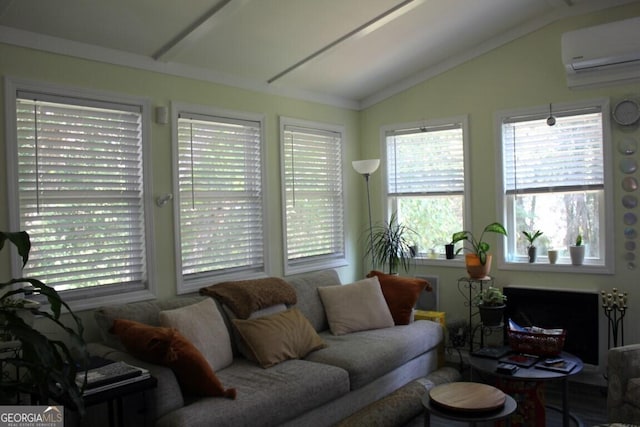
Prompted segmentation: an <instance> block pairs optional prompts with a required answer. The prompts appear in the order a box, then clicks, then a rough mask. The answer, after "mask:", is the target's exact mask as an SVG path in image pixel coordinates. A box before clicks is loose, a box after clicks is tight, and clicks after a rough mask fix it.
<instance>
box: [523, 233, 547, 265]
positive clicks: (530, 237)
mask: <svg viewBox="0 0 640 427" xmlns="http://www.w3.org/2000/svg"><path fill="white" fill-rule="evenodd" d="M522 234H523V235H524V237H525V239H527V241H528V242H529V246H527V255H528V256H529V262H536V256H537V250H536V247H535V245H534V244H533V242H535V240H536V239H537V238H538V237H540V236H542V234H543V233H542V231H540V230H536V231H535V232H533V233H529V232H528V231H523V232H522Z"/></svg>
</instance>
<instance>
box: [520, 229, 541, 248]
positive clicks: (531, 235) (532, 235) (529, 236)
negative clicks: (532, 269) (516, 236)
mask: <svg viewBox="0 0 640 427" xmlns="http://www.w3.org/2000/svg"><path fill="white" fill-rule="evenodd" d="M522 234H524V237H525V239H527V241H528V242H529V246H533V242H535V240H536V239H537V238H538V237H540V236H542V235H543V234H544V233H543V232H542V231H540V230H536V231H535V232H533V233H529V232H528V231H523V232H522Z"/></svg>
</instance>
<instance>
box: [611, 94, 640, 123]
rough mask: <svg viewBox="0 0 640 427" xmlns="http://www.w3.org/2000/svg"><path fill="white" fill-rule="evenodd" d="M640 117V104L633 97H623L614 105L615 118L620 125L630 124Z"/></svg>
mask: <svg viewBox="0 0 640 427" xmlns="http://www.w3.org/2000/svg"><path fill="white" fill-rule="evenodd" d="M638 119H640V106H639V105H638V103H637V102H635V101H634V100H632V99H623V100H622V101H620V102H618V103H617V104H616V105H615V106H614V107H613V120H615V121H616V123H618V124H619V125H622V126H629V125H632V124H634V123H635V122H637V121H638Z"/></svg>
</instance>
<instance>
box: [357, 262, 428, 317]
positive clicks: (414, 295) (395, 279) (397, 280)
mask: <svg viewBox="0 0 640 427" xmlns="http://www.w3.org/2000/svg"><path fill="white" fill-rule="evenodd" d="M373 276H377V277H378V280H379V281H380V287H381V288H382V295H384V299H385V301H387V305H388V306H389V311H391V316H392V317H393V321H394V322H395V324H396V325H408V324H409V322H411V313H412V311H413V307H415V305H416V302H418V298H419V297H420V292H422V291H423V290H425V289H426V290H427V291H431V284H429V282H428V281H426V280H425V279H419V278H417V277H403V276H395V275H393V274H385V273H383V272H381V271H375V270H374V271H371V272H370V273H369V274H367V277H373Z"/></svg>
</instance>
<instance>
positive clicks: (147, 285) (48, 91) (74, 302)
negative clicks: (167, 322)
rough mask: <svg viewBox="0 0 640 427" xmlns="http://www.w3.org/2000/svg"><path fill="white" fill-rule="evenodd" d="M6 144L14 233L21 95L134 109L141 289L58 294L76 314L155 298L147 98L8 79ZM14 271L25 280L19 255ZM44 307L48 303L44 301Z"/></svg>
mask: <svg viewBox="0 0 640 427" xmlns="http://www.w3.org/2000/svg"><path fill="white" fill-rule="evenodd" d="M4 90H5V103H4V107H5V123H6V127H5V138H6V139H5V140H6V150H7V162H6V163H7V186H8V201H9V206H8V212H9V227H10V228H11V229H12V230H18V229H19V228H20V208H19V203H18V200H19V188H18V149H17V146H16V141H17V129H16V119H17V117H16V100H17V98H18V96H17V94H18V92H19V91H24V92H34V93H40V94H42V95H43V96H47V95H50V96H53V97H56V98H60V99H61V100H64V99H65V98H67V99H81V100H85V101H87V102H89V103H91V102H96V103H98V104H105V103H112V104H125V105H135V106H136V107H139V108H140V114H141V121H142V123H141V133H142V136H141V139H142V141H141V144H142V189H143V190H142V191H143V196H142V197H143V199H142V205H143V208H144V230H145V242H144V245H145V257H144V258H145V261H146V265H145V269H146V271H145V276H146V279H145V280H144V281H143V283H142V288H138V287H137V288H136V289H133V290H128V289H127V287H126V286H125V285H122V284H113V285H107V286H105V288H103V289H96V288H95V287H88V288H80V289H70V290H64V291H59V294H60V296H61V297H62V298H63V299H64V300H65V302H67V304H69V306H70V307H71V308H72V309H73V310H85V309H92V308H96V307H99V306H102V305H106V304H120V303H125V302H132V301H142V300H147V299H152V298H156V296H157V289H156V276H155V250H154V247H155V238H154V222H153V201H152V194H153V191H152V182H153V181H152V176H153V171H152V165H151V145H150V144H151V132H150V129H151V125H150V124H151V112H150V110H151V102H150V100H149V99H148V98H145V97H138V96H129V95H122V94H116V93H110V92H103V91H97V90H93V89H86V88H78V87H71V86H63V85H55V84H51V83H44V82H39V81H31V80H26V79H17V78H10V77H7V78H5V84H4ZM11 271H12V274H13V275H14V277H20V276H22V263H21V261H20V259H19V257H18V256H17V255H15V254H14V255H13V256H12V257H11ZM41 299H42V302H43V303H46V299H44V298H41Z"/></svg>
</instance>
